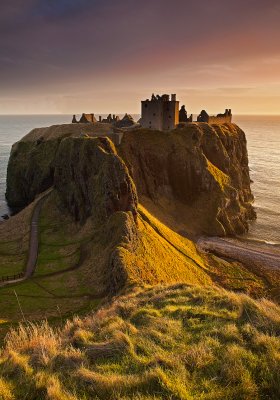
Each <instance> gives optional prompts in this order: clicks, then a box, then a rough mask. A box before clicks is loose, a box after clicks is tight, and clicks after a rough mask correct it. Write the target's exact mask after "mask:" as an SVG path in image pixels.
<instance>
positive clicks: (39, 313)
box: [0, 192, 265, 338]
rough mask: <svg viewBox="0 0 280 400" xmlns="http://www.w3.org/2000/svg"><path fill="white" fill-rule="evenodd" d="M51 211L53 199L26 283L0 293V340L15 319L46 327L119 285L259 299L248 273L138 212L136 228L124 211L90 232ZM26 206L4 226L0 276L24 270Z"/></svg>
mask: <svg viewBox="0 0 280 400" xmlns="http://www.w3.org/2000/svg"><path fill="white" fill-rule="evenodd" d="M56 204H57V203H56V194H55V192H53V194H52V195H51V196H50V198H49V199H48V200H47V201H46V203H45V204H44V205H43V208H42V212H41V216H40V221H39V225H40V229H39V233H40V237H39V242H40V244H39V256H38V261H37V267H36V271H35V274H34V276H33V277H32V279H30V280H28V281H25V282H21V283H17V284H14V285H10V286H8V287H2V288H1V287H0V307H1V318H0V338H3V337H4V335H5V334H6V332H7V330H8V329H9V327H10V326H13V325H15V324H17V323H18V322H20V321H22V319H23V315H22V312H23V314H24V318H25V319H26V320H29V321H36V320H37V321H38V320H42V319H44V318H47V319H48V320H49V321H50V323H52V324H53V323H54V324H57V323H61V321H63V320H64V319H65V318H67V317H69V316H71V315H73V314H77V313H78V314H84V313H85V312H88V311H89V310H91V309H92V308H95V307H96V305H98V303H99V302H100V301H101V300H102V299H104V298H106V297H107V296H108V295H111V294H112V293H115V292H116V291H117V290H119V289H121V288H122V287H123V286H125V285H126V286H131V285H139V284H140V285H141V284H143V283H145V284H151V285H156V284H159V283H165V284H171V283H176V282H183V283H188V284H197V285H212V284H213V282H217V283H219V284H221V285H223V286H224V287H226V288H229V289H235V290H242V291H246V292H248V293H252V294H256V295H260V294H263V293H265V281H263V280H262V279H261V278H259V277H258V276H257V275H256V274H254V273H252V272H250V271H248V270H247V269H245V268H244V267H243V266H242V265H240V264H238V263H234V262H231V261H225V260H221V259H219V258H217V257H215V256H213V255H210V254H201V253H199V252H198V251H197V249H196V247H195V245H194V243H193V242H192V241H190V240H188V239H186V238H185V237H183V236H181V235H179V234H177V233H175V232H174V231H173V230H172V229H170V228H168V227H167V226H166V225H165V224H163V223H162V222H161V221H160V220H159V219H157V218H155V217H154V216H153V215H151V214H150V213H149V212H148V211H147V210H146V209H145V208H144V207H143V206H142V205H139V207H138V218H137V225H136V224H135V221H134V218H132V216H131V215H130V213H129V212H128V213H125V212H116V213H114V214H113V215H112V216H111V217H110V218H109V219H108V220H107V221H106V222H105V223H104V224H99V225H98V226H96V225H95V224H94V222H93V221H92V220H91V219H88V221H87V223H86V224H84V225H80V224H77V223H75V222H74V221H73V220H72V218H71V217H70V216H69V215H68V214H67V213H65V212H62V211H61V209H59V208H58V207H57V205H56ZM33 206H34V203H32V204H31V205H30V206H29V207H28V208H27V209H26V210H24V211H23V212H21V213H20V214H18V215H17V216H16V217H14V218H12V219H11V220H10V221H8V224H7V225H6V224H5V226H6V227H7V231H6V241H7V242H6V243H5V244H3V245H2V247H0V251H1V252H2V253H1V254H2V256H1V265H0V275H1V276H3V275H6V274H7V273H9V274H13V273H14V272H20V271H22V268H23V267H24V265H25V259H26V255H27V251H28V237H29V228H28V227H29V223H30V219H31V212H32V209H33ZM15 231H16V232H17V234H16V235H15V234H14V232H15ZM0 233H1V234H2V236H3V235H4V233H5V232H4V230H2V231H0ZM3 237H4V236H3ZM4 252H5V256H4ZM8 260H9V261H10V264H8V263H7V261H8ZM18 260H20V262H21V263H20V264H17V262H18ZM7 265H9V267H7ZM19 303H20V305H19ZM21 309H22V312H21Z"/></svg>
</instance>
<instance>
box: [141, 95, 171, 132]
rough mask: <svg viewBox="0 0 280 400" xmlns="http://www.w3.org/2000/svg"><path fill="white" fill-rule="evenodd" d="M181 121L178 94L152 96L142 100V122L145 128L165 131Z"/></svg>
mask: <svg viewBox="0 0 280 400" xmlns="http://www.w3.org/2000/svg"><path fill="white" fill-rule="evenodd" d="M178 123H179V101H177V100H176V94H172V95H171V100H170V98H169V95H168V94H164V95H162V96H155V95H154V94H153V95H152V97H151V100H149V99H147V100H144V101H142V113H141V120H140V124H141V125H142V127H143V128H149V129H156V130H160V131H165V130H169V129H174V128H175V127H176V125H177V124H178Z"/></svg>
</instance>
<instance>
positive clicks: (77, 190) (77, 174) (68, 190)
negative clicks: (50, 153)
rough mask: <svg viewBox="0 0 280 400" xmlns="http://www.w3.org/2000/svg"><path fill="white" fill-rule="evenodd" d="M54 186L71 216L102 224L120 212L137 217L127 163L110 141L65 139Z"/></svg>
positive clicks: (59, 149)
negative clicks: (91, 219)
mask: <svg viewBox="0 0 280 400" xmlns="http://www.w3.org/2000/svg"><path fill="white" fill-rule="evenodd" d="M54 187H55V189H56V190H57V192H58V194H59V197H60V200H61V202H62V203H63V205H64V206H65V207H66V209H67V210H68V211H69V212H70V214H71V215H72V216H73V217H74V218H75V219H76V220H77V221H81V222H85V221H86V219H87V218H88V217H90V216H92V217H93V218H94V219H95V221H97V222H103V221H104V220H106V219H107V218H108V217H109V216H111V215H112V214H114V213H115V212H117V211H131V212H132V214H133V215H134V216H135V218H136V210H137V195H136V190H135V186H134V183H133V181H132V179H131V177H130V175H129V173H128V169H127V167H126V166H125V164H124V162H123V161H122V160H121V158H120V157H119V156H118V155H117V153H116V150H115V148H114V145H113V143H112V142H111V141H110V140H109V139H108V138H66V139H64V140H62V142H61V143H60V145H59V148H58V151H57V155H56V160H55V172H54Z"/></svg>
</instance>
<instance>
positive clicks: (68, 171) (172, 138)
mask: <svg viewBox="0 0 280 400" xmlns="http://www.w3.org/2000/svg"><path fill="white" fill-rule="evenodd" d="M128 119H130V118H128ZM115 134H116V133H114V130H113V129H112V126H109V124H101V123H100V124H99V123H96V124H70V125H60V126H54V127H49V128H42V129H35V130H33V131H32V132H30V134H28V135H27V136H26V137H25V138H23V139H22V140H21V141H20V142H18V143H16V144H15V145H14V146H13V149H12V152H11V156H10V161H9V166H8V177H7V199H8V203H9V205H10V206H11V207H21V208H23V207H25V206H26V205H28V204H29V203H30V202H31V201H33V199H34V198H35V196H36V195H38V194H39V193H41V192H43V191H44V190H46V189H47V188H49V187H51V186H53V185H55V188H56V189H57V191H58V193H59V196H60V199H61V202H62V204H64V206H65V207H66V208H67V210H68V211H69V212H70V213H71V214H72V215H73V216H74V217H75V218H76V219H77V220H79V221H84V220H85V219H86V218H87V217H88V216H94V217H98V218H100V219H104V218H106V217H108V216H109V215H111V214H112V213H113V212H115V211H117V210H119V211H132V212H133V214H134V215H136V208H137V199H136V189H135V187H134V183H135V185H136V188H137V192H138V195H139V198H140V201H141V203H143V205H144V206H145V207H146V208H147V209H148V210H150V212H151V213H152V214H154V215H155V216H157V217H158V218H159V219H160V220H163V221H164V223H166V224H168V225H169V226H172V228H174V229H176V230H177V232H184V233H186V234H187V235H188V234H190V235H191V234H195V235H201V234H208V235H227V234H230V235H235V234H240V233H244V232H246V231H247V229H248V221H249V220H250V219H253V218H255V212H254V209H253V206H252V202H253V195H252V192H251V189H250V176H249V168H248V154H247V146H246V137H245V134H244V132H243V131H242V130H241V129H240V128H239V127H238V126H237V125H235V124H223V125H222V124H220V125H210V124H207V123H187V124H186V125H185V126H182V127H181V128H178V129H175V130H173V131H170V132H164V133H163V132H160V131H151V130H148V129H141V128H139V129H138V128H135V129H133V130H132V131H126V132H125V131H122V135H123V139H122V142H121V144H120V145H118V147H117V152H118V154H117V152H116V150H115V148H114V146H113V144H112V142H111V141H110V140H108V139H105V138H104V137H103V138H102V137H100V138H99V139H93V137H96V136H109V137H111V138H112V139H113V140H114V138H113V135H115ZM120 157H122V159H121V158H120ZM122 160H124V162H123V161H122ZM127 168H128V169H127ZM128 170H129V172H128ZM131 177H132V178H131ZM132 179H133V181H134V183H133V181H132Z"/></svg>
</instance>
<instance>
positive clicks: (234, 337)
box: [0, 284, 280, 400]
mask: <svg viewBox="0 0 280 400" xmlns="http://www.w3.org/2000/svg"><path fill="white" fill-rule="evenodd" d="M279 333H280V308H279V307H278V306H276V305H275V304H273V303H270V302H268V301H267V300H261V301H254V300H252V299H251V298H250V297H248V296H246V295H242V294H234V293H232V292H228V291H225V290H223V289H218V288H216V287H204V288H203V287H198V286H190V285H184V284H177V285H174V286H158V287H153V288H152V287H147V288H142V289H139V288H138V289H134V290H133V291H131V292H130V293H129V294H127V295H124V296H122V297H118V298H116V299H114V301H112V303H111V305H109V306H106V307H104V308H102V309H100V310H99V311H98V312H97V313H95V314H92V315H89V316H88V317H86V318H85V319H81V318H79V317H76V318H74V319H73V320H72V321H69V322H67V323H66V324H65V326H64V327H63V329H62V330H61V331H57V330H53V329H51V328H50V327H49V326H48V324H47V323H44V324H42V325H40V326H36V325H27V326H25V327H23V326H22V327H21V328H19V329H18V330H15V331H12V332H11V333H10V334H9V335H8V336H7V339H6V343H5V348H4V349H3V351H2V354H1V364H0V369H1V381H0V397H1V399H3V400H11V399H15V400H16V399H20V400H22V399H28V400H33V399H34V400H35V399H40V400H43V399H50V400H66V399H67V400H70V399H71V400H78V399H79V400H81V399H83V400H86V399H89V400H94V399H106V400H109V399H113V400H117V399H138V400H144V399H145V400H147V399H154V400H155V399H176V400H191V399H211V400H218V399H220V400H230V399H239V400H242V399H244V400H250V399H256V400H257V399H270V400H278V399H279V397H280V385H279V381H280V339H279Z"/></svg>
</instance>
